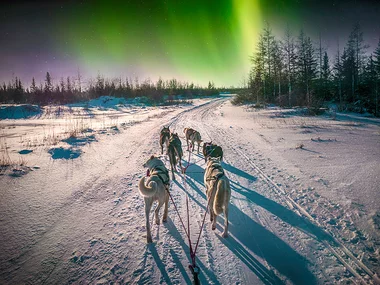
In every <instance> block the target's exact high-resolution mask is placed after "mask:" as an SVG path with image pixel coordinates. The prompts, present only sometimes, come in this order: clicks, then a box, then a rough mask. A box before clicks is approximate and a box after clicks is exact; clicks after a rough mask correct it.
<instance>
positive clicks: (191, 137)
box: [183, 128, 202, 153]
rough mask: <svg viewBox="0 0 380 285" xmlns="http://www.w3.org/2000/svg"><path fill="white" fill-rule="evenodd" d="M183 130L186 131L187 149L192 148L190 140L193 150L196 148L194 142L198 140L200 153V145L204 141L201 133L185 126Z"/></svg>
mask: <svg viewBox="0 0 380 285" xmlns="http://www.w3.org/2000/svg"><path fill="white" fill-rule="evenodd" d="M183 132H184V133H185V137H186V143H187V150H190V148H189V141H190V142H191V152H192V151H193V150H194V146H195V145H194V143H195V142H196V143H197V144H198V153H199V146H200V144H201V142H202V138H201V134H200V133H199V132H198V131H196V130H194V129H191V128H185V129H184V130H183Z"/></svg>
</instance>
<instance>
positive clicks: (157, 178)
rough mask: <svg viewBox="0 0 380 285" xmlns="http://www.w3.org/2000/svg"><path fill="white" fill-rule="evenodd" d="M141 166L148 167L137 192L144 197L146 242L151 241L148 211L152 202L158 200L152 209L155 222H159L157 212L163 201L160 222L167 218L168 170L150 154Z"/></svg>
mask: <svg viewBox="0 0 380 285" xmlns="http://www.w3.org/2000/svg"><path fill="white" fill-rule="evenodd" d="M143 167H146V168H148V177H147V178H146V177H142V178H141V179H140V182H139V192H140V194H141V196H143V197H144V202H145V222H146V242H147V243H151V242H152V235H151V232H150V224H149V213H150V209H151V208H152V205H153V202H154V201H158V205H157V207H156V209H155V210H154V215H155V222H156V224H157V225H159V224H160V220H159V218H158V212H159V211H160V209H161V206H162V204H164V203H165V208H164V215H163V218H162V222H166V221H167V218H168V204H169V183H170V178H169V171H168V170H167V168H166V167H165V165H164V163H163V162H162V161H161V160H160V159H159V158H158V157H155V156H154V155H152V156H151V157H150V158H149V159H148V161H147V162H145V163H144V165H143Z"/></svg>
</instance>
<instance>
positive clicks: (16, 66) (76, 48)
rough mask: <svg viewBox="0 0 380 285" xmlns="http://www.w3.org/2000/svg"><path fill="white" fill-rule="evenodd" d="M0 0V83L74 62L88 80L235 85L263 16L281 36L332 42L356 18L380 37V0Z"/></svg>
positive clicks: (55, 72)
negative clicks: (287, 32) (302, 34)
mask: <svg viewBox="0 0 380 285" xmlns="http://www.w3.org/2000/svg"><path fill="white" fill-rule="evenodd" d="M343 2H344V3H343ZM377 3H379V2H377ZM355 7H356V8H359V9H356V8H355ZM0 8H1V9H0V13H1V14H0V15H1V17H2V21H1V27H0V39H1V45H0V82H2V81H6V80H9V79H11V78H12V76H13V75H17V76H19V77H21V78H22V80H25V81H26V82H30V81H31V78H32V77H33V76H34V77H35V78H36V80H37V81H41V80H43V77H44V75H45V73H46V71H49V72H50V73H51V74H52V76H53V79H55V80H58V79H59V78H60V77H61V76H64V77H66V76H76V74H77V72H78V70H79V71H80V73H81V74H82V76H83V77H84V78H90V77H95V76H96V75H97V74H98V73H100V74H103V75H105V76H106V77H120V76H121V77H127V76H128V77H132V78H134V77H136V76H137V77H139V78H140V79H145V78H148V77H149V78H151V79H152V80H156V79H157V78H158V77H159V76H161V77H163V78H164V79H169V78H177V79H179V80H186V81H193V82H195V83H199V84H207V82H208V81H209V80H211V81H214V82H215V84H216V85H218V86H230V85H239V84H240V82H241V80H242V77H243V76H244V75H246V74H247V72H248V70H249V67H250V61H249V56H250V55H252V53H253V51H254V49H255V43H256V41H257V38H258V36H259V33H260V31H261V29H262V27H263V26H264V23H265V21H268V22H270V24H271V26H272V28H273V30H274V32H275V33H277V34H281V33H283V31H284V29H285V26H286V25H287V24H289V25H290V27H292V28H294V33H295V34H297V33H298V29H299V28H301V27H303V28H305V29H306V30H307V31H309V32H310V33H313V32H314V33H315V34H317V32H318V31H322V34H323V35H324V43H325V44H326V45H327V46H330V47H331V48H335V46H334V45H335V43H333V42H332V41H335V40H336V38H337V34H339V33H342V35H341V37H342V43H343V40H345V37H346V36H347V34H348V31H349V30H350V29H351V25H352V22H353V21H354V20H355V19H356V20H361V19H362V21H363V24H362V26H363V27H364V32H365V33H367V34H366V36H367V37H366V39H367V40H368V41H370V44H372V42H373V43H376V42H377V41H378V35H380V23H379V18H380V17H376V13H378V14H380V10H379V5H378V4H376V1H361V2H360V3H359V1H358V3H356V1H314V0H310V1H303V2H301V1H297V0H281V1H274V0H267V1H265V0H218V1H217V0H212V1H205V0H204V1H201V0H193V1H179V0H177V1H176V0H166V1H158V0H157V1H137V0H133V1H56V2H54V3H51V2H48V1H17V2H8V3H2V4H1V7H0ZM357 11H361V12H360V13H359V16H358V12H357ZM358 17H359V18H358ZM360 17H361V18H360ZM367 22H368V23H370V24H368V26H370V29H369V28H366V27H367V26H366V25H367ZM332 23H336V24H335V25H333V24H332ZM312 36H313V35H312ZM329 40H330V41H329Z"/></svg>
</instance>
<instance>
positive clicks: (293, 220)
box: [230, 180, 335, 244]
mask: <svg viewBox="0 0 380 285" xmlns="http://www.w3.org/2000/svg"><path fill="white" fill-rule="evenodd" d="M230 182H231V189H232V190H234V191H236V192H237V193H240V194H241V195H244V196H245V197H246V198H247V199H248V200H249V201H250V202H252V203H255V204H256V205H258V206H260V207H262V208H264V209H266V210H267V211H269V212H271V213H272V214H273V215H275V216H277V217H279V218H280V219H281V220H282V221H284V222H286V223H288V224H289V225H291V226H292V227H295V228H297V229H299V230H300V231H302V232H304V233H305V234H307V235H309V236H312V237H313V238H315V239H317V240H318V241H323V240H326V241H328V242H329V243H330V244H334V243H335V241H334V239H333V237H332V236H331V235H329V234H328V233H326V232H325V231H324V230H323V229H321V228H320V227H318V226H317V225H315V224H314V223H312V222H311V221H310V220H309V219H307V218H303V217H301V216H299V215H297V214H296V213H295V212H293V211H292V210H289V209H288V208H286V207H284V206H282V205H280V204H278V203H276V202H274V201H273V200H271V199H268V198H266V197H264V196H262V195H260V194H259V193H257V192H255V191H253V190H251V189H249V188H246V187H244V186H242V185H240V184H238V183H236V182H235V181H232V180H231V181H230Z"/></svg>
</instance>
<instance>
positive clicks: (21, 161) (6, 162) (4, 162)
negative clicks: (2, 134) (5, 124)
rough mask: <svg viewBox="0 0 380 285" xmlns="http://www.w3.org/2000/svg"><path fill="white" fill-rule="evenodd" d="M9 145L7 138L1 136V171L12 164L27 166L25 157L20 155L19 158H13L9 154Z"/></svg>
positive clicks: (14, 165)
mask: <svg viewBox="0 0 380 285" xmlns="http://www.w3.org/2000/svg"><path fill="white" fill-rule="evenodd" d="M8 148H9V147H8V146H7V142H6V140H5V138H1V140H0V171H1V170H4V169H6V168H8V167H10V166H13V167H18V166H26V164H27V161H26V160H25V158H24V157H22V156H19V157H18V159H17V160H12V158H11V157H10V155H9V151H8Z"/></svg>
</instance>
